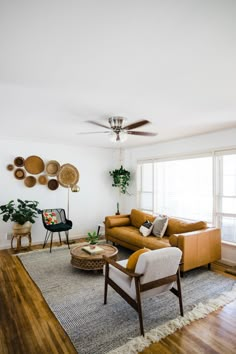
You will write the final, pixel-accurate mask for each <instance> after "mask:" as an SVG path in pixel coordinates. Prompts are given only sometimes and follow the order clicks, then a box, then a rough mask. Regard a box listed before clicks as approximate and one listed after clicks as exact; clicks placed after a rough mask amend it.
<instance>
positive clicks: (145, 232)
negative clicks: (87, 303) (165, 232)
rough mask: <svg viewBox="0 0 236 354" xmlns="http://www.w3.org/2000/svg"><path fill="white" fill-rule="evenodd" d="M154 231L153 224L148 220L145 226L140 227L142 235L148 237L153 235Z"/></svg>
mask: <svg viewBox="0 0 236 354" xmlns="http://www.w3.org/2000/svg"><path fill="white" fill-rule="evenodd" d="M152 229H153V223H152V222H150V221H148V220H146V221H145V222H144V223H143V225H141V226H140V229H139V231H140V232H141V234H142V235H143V236H144V237H146V236H149V235H151V233H152Z"/></svg>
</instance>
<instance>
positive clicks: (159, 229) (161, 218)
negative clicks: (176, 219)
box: [152, 215, 168, 237]
mask: <svg viewBox="0 0 236 354" xmlns="http://www.w3.org/2000/svg"><path fill="white" fill-rule="evenodd" d="M167 225H168V217H167V216H166V215H157V216H156V219H155V220H154V223H153V229H152V234H153V235H154V236H156V237H163V236H164V233H165V231H166V228H167Z"/></svg>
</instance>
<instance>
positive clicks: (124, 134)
mask: <svg viewBox="0 0 236 354" xmlns="http://www.w3.org/2000/svg"><path fill="white" fill-rule="evenodd" d="M119 136H120V142H121V143H123V142H125V141H126V140H127V138H128V134H127V132H126V131H125V130H122V131H121V132H120V133H119Z"/></svg>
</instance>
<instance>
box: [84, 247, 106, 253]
mask: <svg viewBox="0 0 236 354" xmlns="http://www.w3.org/2000/svg"><path fill="white" fill-rule="evenodd" d="M82 250H83V251H85V252H87V253H89V254H99V253H101V252H103V248H101V247H99V246H95V247H91V246H84V247H82Z"/></svg>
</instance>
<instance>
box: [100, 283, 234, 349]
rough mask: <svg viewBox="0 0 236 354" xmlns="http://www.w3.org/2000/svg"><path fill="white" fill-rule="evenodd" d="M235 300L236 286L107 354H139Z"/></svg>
mask: <svg viewBox="0 0 236 354" xmlns="http://www.w3.org/2000/svg"><path fill="white" fill-rule="evenodd" d="M234 300H236V285H234V286H233V288H232V290H231V291H226V292H224V293H222V294H221V295H220V296H219V297H218V298H216V299H211V300H209V301H207V303H206V304H202V303H199V304H198V305H196V306H195V307H194V308H193V309H192V310H191V311H189V312H187V313H186V314H185V315H184V317H182V316H178V317H177V318H175V319H174V320H170V321H168V322H166V323H165V324H163V325H161V326H159V327H157V328H154V329H152V330H151V331H150V332H148V333H146V334H145V336H144V337H143V336H139V337H136V338H133V339H131V340H130V341H129V342H128V343H126V344H124V345H122V346H121V347H119V348H116V349H113V350H111V351H110V352H109V353H107V354H124V353H126V354H136V353H138V352H141V351H142V350H144V349H145V348H147V347H149V346H150V344H152V343H155V342H159V341H160V340H161V339H162V338H165V337H167V336H168V335H170V334H172V333H174V332H175V331H176V330H178V329H180V328H182V327H184V326H186V325H188V324H190V323H191V322H193V321H196V320H199V319H201V318H204V317H206V316H207V315H208V314H209V313H211V312H214V311H216V310H218V309H219V308H221V307H223V306H224V305H226V304H229V303H230V302H232V301H234Z"/></svg>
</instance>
